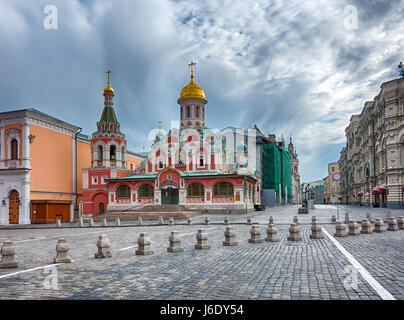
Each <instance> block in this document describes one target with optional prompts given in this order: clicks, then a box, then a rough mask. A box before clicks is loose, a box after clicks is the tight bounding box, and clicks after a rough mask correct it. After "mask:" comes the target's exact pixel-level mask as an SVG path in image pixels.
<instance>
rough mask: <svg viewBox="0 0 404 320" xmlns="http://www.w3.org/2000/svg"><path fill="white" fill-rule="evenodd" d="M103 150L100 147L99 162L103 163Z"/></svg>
mask: <svg viewBox="0 0 404 320" xmlns="http://www.w3.org/2000/svg"><path fill="white" fill-rule="evenodd" d="M103 156H104V155H103V150H102V146H98V160H100V161H102V160H103Z"/></svg>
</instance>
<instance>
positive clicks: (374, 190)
mask: <svg viewBox="0 0 404 320" xmlns="http://www.w3.org/2000/svg"><path fill="white" fill-rule="evenodd" d="M378 193H379V187H374V188H373V191H372V194H373V195H374V194H378Z"/></svg>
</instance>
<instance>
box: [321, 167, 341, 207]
mask: <svg viewBox="0 0 404 320" xmlns="http://www.w3.org/2000/svg"><path fill="white" fill-rule="evenodd" d="M339 177H340V172H339V166H338V162H332V163H329V164H328V176H327V177H325V178H324V179H323V181H324V199H325V203H331V204H334V203H338V202H339V201H340V199H339V197H340V195H339V193H340V181H338V178H339Z"/></svg>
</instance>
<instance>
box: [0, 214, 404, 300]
mask: <svg viewBox="0 0 404 320" xmlns="http://www.w3.org/2000/svg"><path fill="white" fill-rule="evenodd" d="M340 209H343V208H339V209H338V210H340ZM345 209H347V210H350V218H351V219H357V220H362V219H363V218H364V217H365V215H366V212H367V210H370V212H372V218H373V215H375V216H380V217H384V213H385V211H386V210H385V209H379V208H378V209H377V210H375V209H374V208H362V207H354V206H346V207H345ZM336 210H337V208H336V207H334V206H316V209H315V210H312V211H311V212H310V214H308V215H299V216H298V218H299V223H300V225H301V234H302V237H303V241H301V242H292V241H288V240H287V239H286V238H287V236H288V225H289V224H290V223H291V222H292V219H293V216H295V215H297V214H296V213H297V206H287V207H276V208H271V209H269V210H266V211H262V212H256V213H252V214H249V215H228V217H229V218H230V221H231V222H232V223H235V224H234V225H233V228H234V229H235V231H236V234H237V240H238V242H239V245H238V246H234V247H225V246H223V245H222V241H223V240H224V236H223V232H224V230H225V228H226V226H225V225H223V224H222V222H223V217H224V216H225V215H209V217H210V221H211V222H212V224H211V225H185V224H182V225H180V224H177V225H176V226H175V227H174V229H175V230H177V231H179V233H180V234H181V235H182V244H183V247H184V252H181V253H174V254H173V253H167V250H166V248H167V246H168V236H169V234H170V231H171V230H173V227H171V226H157V225H154V226H135V227H121V228H117V227H115V228H114V227H108V228H97V227H94V228H62V229H40V228H33V229H20V230H15V229H8V230H1V231H0V241H4V240H5V239H10V240H12V241H13V242H14V244H15V248H16V258H17V260H18V263H19V266H18V268H14V269H0V298H1V299H262V300H267V299H310V300H311V299H313V300H314V299H316V300H317V299H365V300H370V299H372V300H373V299H375V300H379V299H381V297H380V296H379V294H378V293H377V292H376V291H375V289H374V288H372V287H371V286H370V285H369V284H368V282H367V281H366V280H365V279H364V278H362V276H361V275H359V274H358V276H357V277H358V286H357V288H355V287H353V288H352V286H351V287H349V286H348V287H346V285H344V284H346V283H347V281H346V280H347V277H348V276H350V275H349V274H347V272H346V271H347V270H346V267H347V266H349V265H350V263H349V261H348V260H347V258H346V257H345V256H344V255H343V254H342V253H341V252H340V251H339V250H338V249H337V247H336V246H335V245H334V244H333V243H332V242H331V241H330V240H329V239H328V238H325V239H321V240H312V239H310V238H309V235H310V222H311V216H312V215H313V214H315V215H316V217H317V220H318V221H319V222H320V224H321V225H322V226H323V227H324V229H325V230H327V231H328V232H329V233H330V234H334V232H335V226H334V225H331V224H329V222H330V219H331V215H332V214H335V213H336ZM390 211H391V213H392V216H399V215H404V214H403V210H390ZM340 213H341V212H340ZM270 215H272V216H273V217H274V220H275V223H276V224H277V227H278V234H279V237H280V239H281V241H280V242H264V243H249V242H248V239H249V237H250V234H249V231H250V228H251V226H249V225H246V224H241V223H245V221H246V218H247V217H248V216H249V217H252V221H253V222H259V223H260V226H261V227H260V229H261V233H262V237H263V238H264V237H265V236H266V234H265V229H266V226H267V223H268V218H269V216H270ZM204 218H205V216H200V217H196V218H194V219H193V221H194V222H196V223H198V222H199V223H201V222H202V221H204ZM343 218H344V216H343V214H342V215H340V220H343ZM198 229H206V230H207V232H208V235H209V243H210V244H211V248H210V249H208V250H196V249H194V245H195V243H196V239H195V235H196V232H197V230H198ZM140 232H147V233H148V234H149V235H150V236H151V238H152V242H153V244H152V247H153V250H154V254H153V255H152V256H136V255H135V250H136V248H137V245H136V241H137V238H138V236H139V234H140ZM101 234H106V235H108V237H109V238H110V240H111V244H112V254H113V257H112V258H109V259H94V254H95V252H96V249H97V248H96V241H97V239H98V236H99V235H101ZM62 237H65V238H66V239H67V241H68V244H69V247H70V255H71V257H72V259H74V262H73V263H70V264H59V265H57V266H54V267H48V268H41V269H37V270H32V271H28V272H24V273H17V272H20V271H24V270H29V269H32V268H37V267H43V266H46V265H51V264H53V258H54V257H55V254H56V252H55V247H56V243H57V239H58V238H62ZM336 239H337V240H338V242H339V243H340V244H341V245H342V246H343V247H344V248H345V249H346V250H347V251H348V252H349V253H350V254H351V255H352V256H353V257H354V258H355V259H356V260H357V261H358V262H359V263H360V264H361V265H362V266H363V267H364V268H365V269H366V270H367V271H368V272H369V273H370V274H371V276H373V277H374V278H375V279H376V280H377V281H378V282H379V283H380V285H381V286H383V287H384V288H385V289H386V290H387V291H388V292H390V294H392V295H393V296H394V298H396V299H404V273H403V270H404V231H403V230H400V231H397V232H389V231H387V232H385V233H382V234H370V235H359V236H355V237H353V236H350V237H347V238H336ZM14 273H17V274H14ZM53 276H55V277H53ZM351 276H352V274H351ZM55 279H57V288H56V287H55V286H54V287H53V288H52V286H49V284H53V285H55V284H56V282H55V281H53V280H55Z"/></svg>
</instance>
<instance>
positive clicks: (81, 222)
mask: <svg viewBox="0 0 404 320" xmlns="http://www.w3.org/2000/svg"><path fill="white" fill-rule="evenodd" d="M78 226H79V227H84V222H83V217H80V220H79V222H78Z"/></svg>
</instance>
